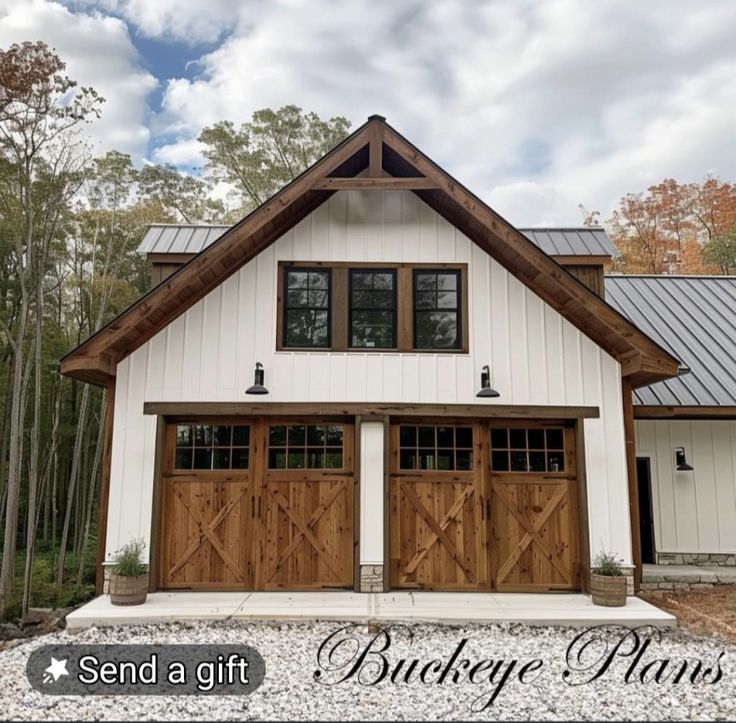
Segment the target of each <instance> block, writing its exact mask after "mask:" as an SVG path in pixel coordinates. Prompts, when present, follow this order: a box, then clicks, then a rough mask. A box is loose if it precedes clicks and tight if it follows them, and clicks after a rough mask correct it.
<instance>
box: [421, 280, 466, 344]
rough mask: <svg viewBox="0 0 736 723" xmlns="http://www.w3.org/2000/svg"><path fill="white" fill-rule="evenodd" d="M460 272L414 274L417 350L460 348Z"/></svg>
mask: <svg viewBox="0 0 736 723" xmlns="http://www.w3.org/2000/svg"><path fill="white" fill-rule="evenodd" d="M460 341H461V340H460V272H459V271H424V270H422V271H418V270H415V271H414V347H415V348H417V349H457V348H459V347H460Z"/></svg>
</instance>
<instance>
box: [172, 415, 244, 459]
mask: <svg viewBox="0 0 736 723" xmlns="http://www.w3.org/2000/svg"><path fill="white" fill-rule="evenodd" d="M249 460H250V426H248V425H222V424H220V425H214V426H213V425H209V424H178V425H177V426H176V450H175V452H174V469H177V470H212V469H215V470H220V469H247V468H248V464H249Z"/></svg>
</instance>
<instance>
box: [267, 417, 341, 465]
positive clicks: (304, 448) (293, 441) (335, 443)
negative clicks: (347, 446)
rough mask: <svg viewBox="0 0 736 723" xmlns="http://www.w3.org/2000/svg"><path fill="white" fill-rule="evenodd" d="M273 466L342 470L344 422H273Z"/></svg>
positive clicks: (270, 452)
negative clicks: (292, 423) (305, 423)
mask: <svg viewBox="0 0 736 723" xmlns="http://www.w3.org/2000/svg"><path fill="white" fill-rule="evenodd" d="M268 467H269V469H342V468H343V425H342V424H308V425H304V424H294V425H285V424H272V425H270V426H269V429H268Z"/></svg>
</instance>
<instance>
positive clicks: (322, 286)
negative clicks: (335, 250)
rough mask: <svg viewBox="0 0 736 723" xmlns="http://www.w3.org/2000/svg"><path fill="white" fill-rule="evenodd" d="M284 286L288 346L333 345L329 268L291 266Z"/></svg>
mask: <svg viewBox="0 0 736 723" xmlns="http://www.w3.org/2000/svg"><path fill="white" fill-rule="evenodd" d="M284 286H285V287H286V288H285V291H286V293H285V297H286V298H285V299H284V346H285V347H297V348H326V347H329V346H330V272H329V270H325V269H287V270H286V273H285V284H284Z"/></svg>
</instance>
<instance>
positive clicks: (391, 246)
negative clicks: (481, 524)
mask: <svg viewBox="0 0 736 723" xmlns="http://www.w3.org/2000/svg"><path fill="white" fill-rule="evenodd" d="M280 260H297V261H356V262H358V261H360V262H362V261H366V260H374V261H384V262H402V261H405V262H419V261H423V262H430V263H431V262H438V263H440V262H461V263H467V264H468V267H469V268H468V285H469V306H470V308H469V320H468V322H469V329H470V345H469V353H468V354H451V355H448V354H437V355H433V354H398V353H395V352H391V353H385V354H382V353H367V354H361V353H352V352H351V353H349V354H341V353H335V354H331V353H325V352H315V353H310V352H287V351H284V352H277V351H275V347H276V313H277V311H276V281H277V268H278V262H279V261H280ZM256 361H261V362H263V364H264V366H265V369H266V385H267V386H268V388H269V390H270V392H271V393H270V395H269V396H268V398H267V399H266V401H273V402H288V401H333V402H342V401H348V402H361V401H366V402H405V403H432V402H447V403H466V404H467V403H475V402H477V401H478V400H477V399H476V397H475V392H476V391H477V387H478V385H479V379H480V370H481V367H482V366H483V365H484V364H490V365H491V374H492V384H493V386H494V387H495V388H496V389H498V390H499V391H500V392H501V397H500V398H499V399H498V400H489V401H488V403H489V404H493V403H499V404H535V405H593V406H598V407H600V410H601V418H600V419H590V420H586V421H585V440H586V441H585V452H586V457H587V460H588V465H587V467H588V469H587V479H588V487H589V495H588V497H589V518H590V526H591V534H590V539H591V547H592V550H591V552H592V554H593V555H595V554H596V553H597V551H598V550H599V549H600V548H601V547H604V548H606V549H610V550H613V551H615V552H618V553H619V554H621V555H622V556H623V557H624V558H625V559H626V560H630V554H631V551H630V535H629V518H628V511H627V510H628V507H627V484H626V463H625V455H624V435H623V419H622V408H621V381H620V369H619V365H618V363H617V362H616V361H615V360H614V359H613V358H612V357H610V356H609V355H608V354H606V353H605V352H603V351H602V350H601V349H600V348H599V347H598V346H597V345H596V344H594V343H593V342H592V341H591V340H590V339H589V338H588V337H586V336H585V335H584V334H582V333H581V332H580V331H578V329H576V328H575V327H574V326H573V325H572V324H570V323H569V322H567V321H566V320H565V319H563V318H562V317H561V316H560V315H559V314H558V313H557V312H556V311H555V310H554V309H552V308H551V307H549V306H548V305H547V304H546V303H544V302H543V301H542V300H541V299H540V298H539V297H538V296H537V295H536V294H534V293H533V292H532V291H530V290H529V289H527V288H526V287H525V286H524V285H523V284H522V283H521V282H520V281H519V280H518V279H517V278H516V277H514V276H513V275H511V274H509V273H508V272H507V271H506V269H504V268H503V267H502V266H501V265H500V264H498V263H497V262H495V261H494V260H493V259H491V258H490V257H489V256H488V255H487V254H486V253H484V252H483V251H482V250H481V249H479V248H478V247H477V246H476V245H475V244H473V243H472V242H471V241H470V240H469V239H468V238H467V237H466V236H464V235H463V234H462V233H460V232H459V231H458V230H457V229H455V228H454V227H453V226H451V225H450V224H448V223H447V221H445V220H444V219H442V218H441V217H440V216H438V215H437V214H436V213H435V212H434V211H432V210H431V209H430V208H429V207H427V206H426V205H425V204H424V203H422V202H421V201H420V200H419V199H418V198H417V197H416V196H415V195H414V194H412V193H411V192H409V191H407V192H398V191H390V192H374V191H363V192H361V191H343V192H339V193H336V194H334V195H333V196H332V197H331V199H330V200H329V201H328V202H327V203H326V204H324V205H323V206H321V207H320V208H319V209H317V210H316V211H315V212H313V213H312V214H311V215H310V216H308V217H307V218H305V219H304V220H303V221H302V222H301V223H299V224H298V225H297V226H295V227H294V228H293V229H291V230H290V231H289V232H287V233H286V234H284V236H283V237H281V238H280V239H279V240H278V241H276V243H275V244H273V245H272V246H271V247H270V248H269V249H267V250H266V251H264V252H263V253H261V254H260V255H259V256H258V257H257V258H256V259H254V260H253V261H251V262H250V263H248V264H246V265H245V266H244V267H243V268H242V269H240V270H239V271H238V272H237V273H236V274H234V275H233V276H232V277H231V278H230V279H228V280H227V281H226V282H225V283H223V284H222V285H221V286H220V287H219V288H217V289H215V290H213V291H212V292H211V293H210V294H208V295H207V296H206V297H205V298H204V299H202V300H201V301H199V302H198V303H197V304H195V305H194V306H193V307H192V308H191V309H189V310H188V311H187V312H186V313H185V314H183V315H182V316H181V317H180V318H179V319H177V320H176V321H174V322H172V323H171V324H170V325H169V326H168V327H167V328H166V329H164V330H162V331H161V332H160V333H159V334H157V335H156V336H155V337H154V338H152V339H151V340H150V341H149V342H148V343H146V344H145V345H144V346H142V347H141V348H140V349H138V350H137V351H136V352H135V353H134V354H132V355H131V356H130V357H129V358H127V359H125V360H124V361H123V362H121V364H120V365H119V369H118V384H117V393H116V394H117V397H116V402H117V403H116V410H115V429H114V435H113V457H112V467H113V474H112V480H111V502H110V528H109V534H108V552H110V551H113V550H115V549H116V548H117V547H119V545H120V544H121V543H123V542H125V541H126V540H127V539H128V538H129V537H130V536H131V535H141V536H144V537H146V538H147V537H148V534H149V530H150V511H151V495H152V488H153V455H154V449H153V448H154V438H155V422H154V420H153V419H152V418H151V417H145V416H144V415H143V402H144V401H172V402H178V401H192V402H196V401H218V400H219V401H233V402H238V401H245V397H244V390H245V388H246V387H247V386H249V385H250V384H251V383H252V378H253V367H254V364H255V362H256ZM259 401H263V400H259ZM368 434H370V433H368ZM365 441H366V444H368V438H366V440H365ZM382 484H383V483H382V481H381V489H382Z"/></svg>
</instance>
